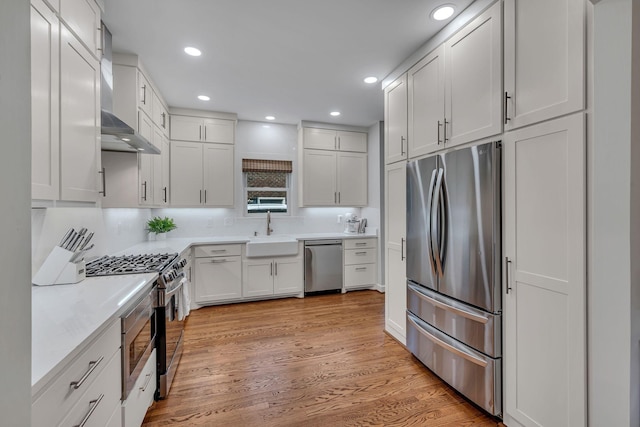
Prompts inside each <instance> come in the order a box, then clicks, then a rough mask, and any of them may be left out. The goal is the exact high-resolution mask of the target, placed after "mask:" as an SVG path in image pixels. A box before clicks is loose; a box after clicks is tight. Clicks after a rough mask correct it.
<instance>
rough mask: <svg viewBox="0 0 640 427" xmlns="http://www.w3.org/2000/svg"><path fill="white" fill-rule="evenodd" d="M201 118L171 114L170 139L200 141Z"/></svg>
mask: <svg viewBox="0 0 640 427" xmlns="http://www.w3.org/2000/svg"><path fill="white" fill-rule="evenodd" d="M202 127H203V124H202V119H201V118H199V117H189V116H174V115H172V116H171V139H172V140H179V141H195V142H198V141H201V140H202V134H203V129H202Z"/></svg>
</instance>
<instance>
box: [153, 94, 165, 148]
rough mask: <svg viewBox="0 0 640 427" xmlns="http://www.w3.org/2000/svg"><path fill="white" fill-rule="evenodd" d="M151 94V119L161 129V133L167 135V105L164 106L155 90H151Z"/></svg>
mask: <svg viewBox="0 0 640 427" xmlns="http://www.w3.org/2000/svg"><path fill="white" fill-rule="evenodd" d="M151 94H152V96H153V103H152V105H151V113H152V114H151V120H152V121H153V123H155V124H156V126H157V127H158V128H160V129H161V130H162V133H163V134H164V135H165V136H166V137H167V138H168V137H169V113H168V111H167V107H165V105H164V103H163V101H162V99H161V98H160V96H158V94H157V93H156V91H155V90H152V92H151Z"/></svg>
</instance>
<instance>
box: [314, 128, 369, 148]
mask: <svg viewBox="0 0 640 427" xmlns="http://www.w3.org/2000/svg"><path fill="white" fill-rule="evenodd" d="M302 132H303V140H304V145H303V147H304V148H313V149H317V150H334V151H355V152H359V153H366V152H367V134H366V133H363V132H350V131H341V130H332V129H319V128H303V130H302Z"/></svg>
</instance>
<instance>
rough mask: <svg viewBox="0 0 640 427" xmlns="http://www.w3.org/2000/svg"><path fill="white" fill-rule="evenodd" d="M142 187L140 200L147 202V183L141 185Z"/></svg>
mask: <svg viewBox="0 0 640 427" xmlns="http://www.w3.org/2000/svg"><path fill="white" fill-rule="evenodd" d="M142 187H143V188H144V193H143V196H142V200H144V201H145V202H146V201H147V181H145V182H143V183H142Z"/></svg>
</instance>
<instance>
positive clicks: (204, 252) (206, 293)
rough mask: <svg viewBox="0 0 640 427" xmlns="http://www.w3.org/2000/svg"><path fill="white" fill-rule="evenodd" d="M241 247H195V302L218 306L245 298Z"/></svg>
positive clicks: (236, 245)
mask: <svg viewBox="0 0 640 427" xmlns="http://www.w3.org/2000/svg"><path fill="white" fill-rule="evenodd" d="M241 246H242V245H239V244H235V245H203V246H196V247H195V249H194V255H195V268H196V269H195V285H194V289H195V301H196V302H197V303H199V304H207V303H218V302H224V301H232V300H238V299H241V298H242V257H241V251H242V250H241Z"/></svg>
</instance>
